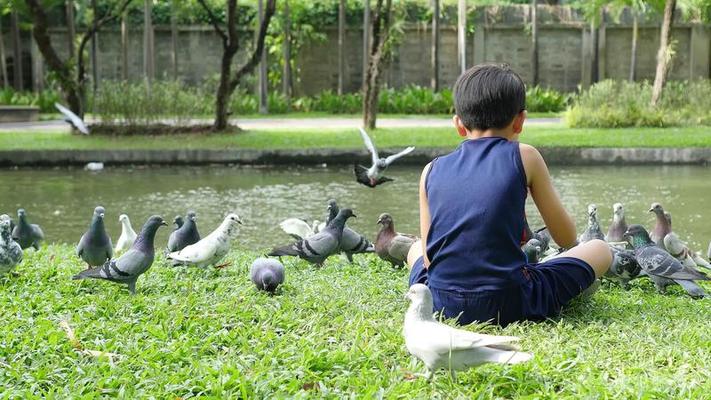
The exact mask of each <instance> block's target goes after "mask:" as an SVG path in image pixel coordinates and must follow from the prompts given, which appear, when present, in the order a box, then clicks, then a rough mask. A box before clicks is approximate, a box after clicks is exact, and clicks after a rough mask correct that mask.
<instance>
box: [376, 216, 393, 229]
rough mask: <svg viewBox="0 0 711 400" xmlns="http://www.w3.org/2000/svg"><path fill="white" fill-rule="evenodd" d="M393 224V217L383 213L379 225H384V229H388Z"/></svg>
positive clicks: (379, 218)
mask: <svg viewBox="0 0 711 400" xmlns="http://www.w3.org/2000/svg"><path fill="white" fill-rule="evenodd" d="M392 224H393V217H391V216H390V214H388V213H382V214H380V217H378V225H382V226H383V228H387V227H389V226H391V225H392Z"/></svg>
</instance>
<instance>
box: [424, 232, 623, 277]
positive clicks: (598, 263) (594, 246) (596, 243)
mask: <svg viewBox="0 0 711 400" xmlns="http://www.w3.org/2000/svg"><path fill="white" fill-rule="evenodd" d="M410 251H412V250H410ZM558 257H574V258H578V259H580V260H583V261H585V262H586V263H588V264H590V266H591V267H592V269H593V270H594V271H595V277H596V278H599V277H601V276H603V275H605V272H607V270H608V269H610V265H611V264H612V251H611V250H610V245H608V244H607V243H606V242H604V241H602V240H599V239H595V240H591V241H589V242H585V243H581V244H579V245H577V246H575V247H573V248H572V249H570V250H568V251H566V252H563V253H561V254H559V255H557V256H555V257H553V258H558Z"/></svg>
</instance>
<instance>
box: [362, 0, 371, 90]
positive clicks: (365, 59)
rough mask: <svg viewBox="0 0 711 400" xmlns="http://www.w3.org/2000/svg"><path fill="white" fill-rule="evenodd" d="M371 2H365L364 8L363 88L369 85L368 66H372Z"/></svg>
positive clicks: (367, 0)
mask: <svg viewBox="0 0 711 400" xmlns="http://www.w3.org/2000/svg"><path fill="white" fill-rule="evenodd" d="M369 59H370V0H365V4H364V7H363V88H365V86H366V85H367V83H366V82H367V81H368V78H367V75H368V65H369V64H370V60H369Z"/></svg>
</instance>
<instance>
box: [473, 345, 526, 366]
mask: <svg viewBox="0 0 711 400" xmlns="http://www.w3.org/2000/svg"><path fill="white" fill-rule="evenodd" d="M477 350H478V351H479V352H483V355H484V358H485V359H486V361H489V362H494V363H499V364H519V363H522V362H526V361H528V360H530V359H531V358H533V354H531V353H526V352H522V351H511V350H499V349H497V348H496V347H494V346H487V347H486V348H479V349H477Z"/></svg>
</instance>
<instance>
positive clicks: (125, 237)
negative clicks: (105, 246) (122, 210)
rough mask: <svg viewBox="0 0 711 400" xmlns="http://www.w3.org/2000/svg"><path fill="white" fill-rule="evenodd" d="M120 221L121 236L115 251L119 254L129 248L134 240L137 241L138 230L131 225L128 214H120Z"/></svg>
mask: <svg viewBox="0 0 711 400" xmlns="http://www.w3.org/2000/svg"><path fill="white" fill-rule="evenodd" d="M119 222H120V223H121V236H119V239H118V242H116V248H115V249H114V253H116V255H119V254H121V253H123V252H124V251H126V250H128V249H130V248H131V246H133V242H135V241H136V236H137V235H136V231H134V230H133V227H132V226H131V220H130V219H128V215H126V214H121V216H119Z"/></svg>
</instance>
